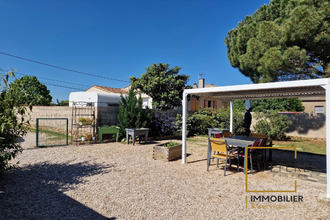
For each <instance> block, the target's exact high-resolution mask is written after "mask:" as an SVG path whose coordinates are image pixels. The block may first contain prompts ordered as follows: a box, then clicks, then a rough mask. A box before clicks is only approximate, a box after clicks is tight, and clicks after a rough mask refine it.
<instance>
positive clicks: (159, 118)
mask: <svg viewBox="0 0 330 220" xmlns="http://www.w3.org/2000/svg"><path fill="white" fill-rule="evenodd" d="M175 122H176V120H175V118H174V117H171V116H169V115H168V114H167V113H163V112H153V114H152V122H151V124H150V136H153V137H161V136H167V135H174V134H175V133H176V132H177V126H176V123H175Z"/></svg>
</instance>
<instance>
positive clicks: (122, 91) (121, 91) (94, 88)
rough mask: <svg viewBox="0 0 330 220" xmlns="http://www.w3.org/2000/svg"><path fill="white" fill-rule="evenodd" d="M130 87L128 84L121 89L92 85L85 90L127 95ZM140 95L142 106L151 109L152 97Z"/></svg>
mask: <svg viewBox="0 0 330 220" xmlns="http://www.w3.org/2000/svg"><path fill="white" fill-rule="evenodd" d="M130 88H131V85H128V86H126V87H124V88H122V89H120V88H112V87H106V86H96V85H93V86H92V87H90V88H89V89H87V90H86V91H85V92H98V93H104V92H107V93H115V94H123V95H127V94H128V92H129V90H130ZM137 96H139V95H137ZM141 97H142V101H143V108H146V107H148V108H149V109H151V108H152V98H151V97H149V96H148V95H147V94H144V93H142V94H141Z"/></svg>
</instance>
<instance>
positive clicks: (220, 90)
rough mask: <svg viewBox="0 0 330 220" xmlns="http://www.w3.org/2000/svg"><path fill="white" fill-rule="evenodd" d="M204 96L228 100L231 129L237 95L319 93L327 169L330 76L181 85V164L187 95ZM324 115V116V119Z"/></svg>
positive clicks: (329, 178) (329, 160)
mask: <svg viewBox="0 0 330 220" xmlns="http://www.w3.org/2000/svg"><path fill="white" fill-rule="evenodd" d="M188 95H197V96H208V97H211V98H219V99H222V100H225V101H228V102H229V103H230V104H229V105H230V131H231V132H232V131H233V101H234V100H240V99H270V98H297V97H320V96H324V97H325V100H326V109H325V111H326V112H325V113H326V170H327V173H328V172H329V170H330V120H329V118H330V78H324V79H311V80H297V81H286V82H275V83H259V84H247V85H235V86H223V87H212V88H200V89H185V90H184V92H183V101H182V102H183V104H182V105H183V108H182V164H185V163H186V149H187V142H186V134H187V123H186V122H187V96H188ZM327 119H328V120H327ZM326 196H327V197H328V198H330V174H328V175H327V192H326Z"/></svg>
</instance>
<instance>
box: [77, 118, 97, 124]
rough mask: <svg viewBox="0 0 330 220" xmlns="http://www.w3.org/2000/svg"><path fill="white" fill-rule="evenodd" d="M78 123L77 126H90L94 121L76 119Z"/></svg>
mask: <svg viewBox="0 0 330 220" xmlns="http://www.w3.org/2000/svg"><path fill="white" fill-rule="evenodd" d="M78 121H79V124H81V125H91V124H93V122H94V120H93V119H91V118H83V117H80V118H78Z"/></svg>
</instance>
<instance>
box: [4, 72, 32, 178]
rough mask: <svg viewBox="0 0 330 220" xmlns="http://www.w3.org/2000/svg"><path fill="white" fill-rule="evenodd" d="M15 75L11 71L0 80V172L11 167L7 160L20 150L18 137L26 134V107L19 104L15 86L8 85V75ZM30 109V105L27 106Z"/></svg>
mask: <svg viewBox="0 0 330 220" xmlns="http://www.w3.org/2000/svg"><path fill="white" fill-rule="evenodd" d="M11 76H15V75H14V73H13V72H12V71H10V72H8V73H6V74H5V76H4V77H3V78H2V79H1V80H2V82H0V174H1V173H3V172H4V171H5V170H7V169H9V168H11V167H12V166H10V165H9V164H8V162H9V160H11V159H13V158H15V157H16V155H17V154H18V153H20V152H22V147H21V146H20V144H19V143H18V138H19V137H20V136H23V135H25V134H26V127H25V126H24V125H25V124H26V123H28V120H27V121H26V118H25V111H26V108H25V107H24V106H21V105H20V103H19V101H18V99H17V98H15V97H17V96H18V91H17V88H15V87H10V84H9V77H11ZM29 107H30V110H32V106H29Z"/></svg>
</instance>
